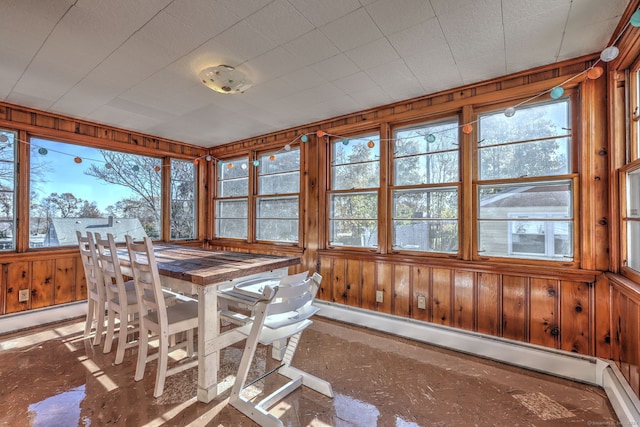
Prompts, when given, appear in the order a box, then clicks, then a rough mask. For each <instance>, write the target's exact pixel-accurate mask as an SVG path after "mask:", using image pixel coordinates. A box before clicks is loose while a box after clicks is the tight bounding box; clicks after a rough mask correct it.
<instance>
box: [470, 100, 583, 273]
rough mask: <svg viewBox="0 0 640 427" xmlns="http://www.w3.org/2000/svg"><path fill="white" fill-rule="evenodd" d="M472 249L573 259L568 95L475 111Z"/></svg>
mask: <svg viewBox="0 0 640 427" xmlns="http://www.w3.org/2000/svg"><path fill="white" fill-rule="evenodd" d="M478 126H479V129H478V130H479V142H478V147H477V148H478V151H477V152H478V157H477V161H478V171H477V173H478V185H477V199H478V204H477V213H478V242H477V247H478V254H479V255H482V256H487V255H488V256H499V257H517V258H535V259H544V260H562V261H566V260H567V259H569V260H572V259H573V256H574V254H573V247H574V244H573V235H574V231H573V230H574V214H573V200H574V194H575V188H574V187H575V183H574V179H573V177H572V175H571V173H572V167H571V151H570V150H571V125H570V114H569V100H568V99H560V100H554V101H550V102H544V103H538V104H533V105H527V106H525V107H520V108H518V110H517V113H516V114H515V115H514V116H513V117H507V116H505V115H504V113H503V111H502V110H501V111H496V112H490V113H487V114H483V115H480V117H479V121H478Z"/></svg>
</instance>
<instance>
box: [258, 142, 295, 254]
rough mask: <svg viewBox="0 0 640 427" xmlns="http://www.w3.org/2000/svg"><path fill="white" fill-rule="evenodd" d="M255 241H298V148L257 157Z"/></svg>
mask: <svg viewBox="0 0 640 427" xmlns="http://www.w3.org/2000/svg"><path fill="white" fill-rule="evenodd" d="M257 173H258V196H257V197H256V239H257V240H268V241H275V242H291V243H294V242H297V241H298V239H299V236H298V234H299V215H300V213H299V206H300V200H299V199H300V194H299V193H300V148H299V147H298V148H289V150H286V151H283V152H278V153H263V154H261V155H260V156H259V165H258V168H257Z"/></svg>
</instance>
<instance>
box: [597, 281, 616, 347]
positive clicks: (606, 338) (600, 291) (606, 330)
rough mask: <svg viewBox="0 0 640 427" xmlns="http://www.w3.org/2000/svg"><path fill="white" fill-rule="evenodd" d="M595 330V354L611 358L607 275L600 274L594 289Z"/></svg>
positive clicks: (609, 296) (609, 298)
mask: <svg viewBox="0 0 640 427" xmlns="http://www.w3.org/2000/svg"><path fill="white" fill-rule="evenodd" d="M593 299H594V304H595V306H594V313H593V317H595V321H594V328H595V330H594V331H593V334H594V337H595V346H596V348H595V355H596V356H597V357H602V358H604V359H611V358H612V355H611V306H610V304H611V290H610V286H609V281H608V280H607V278H606V276H605V275H604V274H603V275H600V277H598V279H597V280H596V282H595V289H594V295H593Z"/></svg>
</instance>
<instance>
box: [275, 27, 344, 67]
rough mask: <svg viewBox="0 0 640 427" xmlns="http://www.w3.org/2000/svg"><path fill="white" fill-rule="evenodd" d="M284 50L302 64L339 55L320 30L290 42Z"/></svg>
mask: <svg viewBox="0 0 640 427" xmlns="http://www.w3.org/2000/svg"><path fill="white" fill-rule="evenodd" d="M284 48H285V49H286V50H287V51H288V52H289V53H291V54H292V55H294V56H295V57H296V58H298V60H299V61H300V62H301V63H302V64H304V65H309V64H315V63H316V62H320V61H323V60H325V59H327V58H330V57H332V56H334V55H337V54H338V53H340V52H339V51H338V48H337V47H336V46H335V45H334V44H333V43H332V42H331V41H330V40H329V39H328V38H327V37H326V36H325V35H324V34H322V32H321V31H320V30H313V31H309V32H308V33H306V34H303V35H301V36H300V37H298V38H296V39H294V40H291V41H290V42H288V43H287V44H285V45H284Z"/></svg>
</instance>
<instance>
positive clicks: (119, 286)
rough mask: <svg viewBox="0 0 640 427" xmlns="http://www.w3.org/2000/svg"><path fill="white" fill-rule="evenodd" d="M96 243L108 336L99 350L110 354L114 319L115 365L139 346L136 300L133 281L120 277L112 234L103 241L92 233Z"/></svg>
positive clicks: (118, 261) (97, 234)
mask: <svg viewBox="0 0 640 427" xmlns="http://www.w3.org/2000/svg"><path fill="white" fill-rule="evenodd" d="M95 241H96V248H97V251H98V257H99V261H100V268H101V270H102V276H103V281H104V287H105V291H106V300H107V335H106V337H105V343H104V349H103V350H102V351H103V353H109V352H110V351H111V347H112V346H113V339H114V337H115V334H116V331H115V329H116V325H115V321H116V318H117V319H118V321H119V330H118V346H117V350H116V358H115V362H114V363H115V364H116V365H119V364H120V363H122V361H123V360H124V352H125V350H126V349H127V348H131V347H135V346H137V345H138V342H137V340H136V339H135V336H133V335H134V334H135V333H136V332H138V331H139V324H138V323H139V322H138V320H137V317H138V316H137V315H138V300H137V298H136V292H135V286H134V283H133V280H125V279H124V276H123V274H122V269H121V268H120V258H119V257H118V249H117V246H116V243H115V240H114V238H113V235H112V234H111V233H108V234H107V237H106V239H103V238H102V237H101V236H100V234H99V233H95ZM129 337H131V340H130V339H129Z"/></svg>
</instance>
